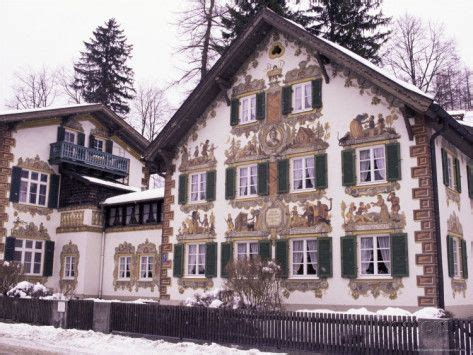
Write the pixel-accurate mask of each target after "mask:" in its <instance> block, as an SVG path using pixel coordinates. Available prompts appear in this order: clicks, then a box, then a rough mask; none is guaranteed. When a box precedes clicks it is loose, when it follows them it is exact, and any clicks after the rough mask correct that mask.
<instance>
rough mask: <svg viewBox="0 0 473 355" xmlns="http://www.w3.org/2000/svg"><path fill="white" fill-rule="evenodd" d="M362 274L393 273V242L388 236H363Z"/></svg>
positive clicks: (361, 246) (361, 251)
mask: <svg viewBox="0 0 473 355" xmlns="http://www.w3.org/2000/svg"><path fill="white" fill-rule="evenodd" d="M360 262H361V268H360V270H361V274H362V275H390V274H391V243H390V238H389V237H388V236H380V237H362V238H361V243H360Z"/></svg>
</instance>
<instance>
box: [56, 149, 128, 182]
mask: <svg viewBox="0 0 473 355" xmlns="http://www.w3.org/2000/svg"><path fill="white" fill-rule="evenodd" d="M49 159H50V162H51V163H52V164H58V163H63V162H66V163H71V164H76V165H81V166H85V167H88V168H94V169H98V170H101V171H105V172H109V173H113V174H116V175H119V176H127V175H128V166H129V164H130V160H129V159H127V158H123V157H119V156H116V155H113V154H110V153H106V152H102V151H100V150H96V149H92V148H87V147H84V146H81V145H77V144H72V143H68V142H57V143H52V144H51V148H50V154H49Z"/></svg>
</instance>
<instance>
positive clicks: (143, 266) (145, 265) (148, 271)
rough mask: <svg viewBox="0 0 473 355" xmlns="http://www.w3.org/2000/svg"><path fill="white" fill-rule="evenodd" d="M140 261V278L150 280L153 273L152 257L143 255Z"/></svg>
mask: <svg viewBox="0 0 473 355" xmlns="http://www.w3.org/2000/svg"><path fill="white" fill-rule="evenodd" d="M140 259H141V260H140V278H141V279H152V278H153V272H154V271H153V270H154V257H153V256H150V255H143V256H142V257H141V258H140Z"/></svg>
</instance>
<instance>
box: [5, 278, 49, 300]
mask: <svg viewBox="0 0 473 355" xmlns="http://www.w3.org/2000/svg"><path fill="white" fill-rule="evenodd" d="M50 295H51V292H50V291H49V290H48V289H47V288H46V287H45V286H44V285H42V284H40V283H39V282H37V283H36V284H32V283H31V282H28V281H21V282H19V283H18V284H17V285H16V286H15V287H13V288H12V289H11V290H10V291H8V292H7V296H9V297H20V298H26V297H28V298H29V297H32V298H39V297H46V296H50Z"/></svg>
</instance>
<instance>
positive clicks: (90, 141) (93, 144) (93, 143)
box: [89, 134, 95, 148]
mask: <svg viewBox="0 0 473 355" xmlns="http://www.w3.org/2000/svg"><path fill="white" fill-rule="evenodd" d="M94 147H95V137H94V135H92V134H91V135H89V148H94Z"/></svg>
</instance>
